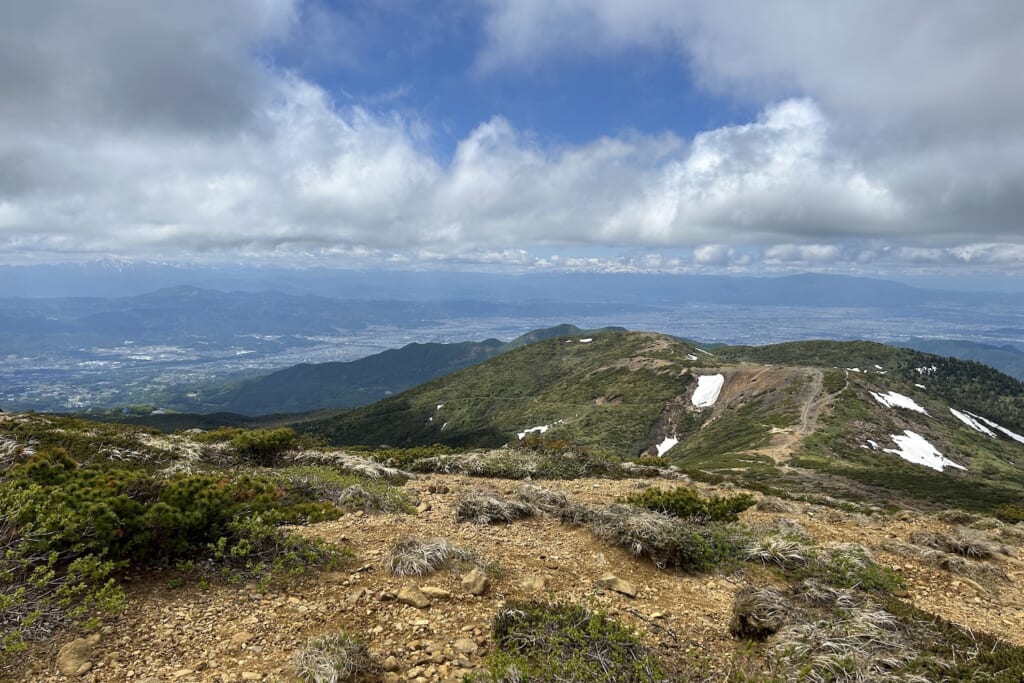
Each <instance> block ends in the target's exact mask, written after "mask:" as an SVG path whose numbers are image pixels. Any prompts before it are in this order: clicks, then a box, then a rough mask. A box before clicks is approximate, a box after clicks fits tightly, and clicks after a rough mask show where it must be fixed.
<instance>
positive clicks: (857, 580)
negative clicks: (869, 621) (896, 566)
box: [745, 536, 905, 593]
mask: <svg viewBox="0 0 1024 683" xmlns="http://www.w3.org/2000/svg"><path fill="white" fill-rule="evenodd" d="M745 555H746V559H747V560H752V561H756V562H761V563H762V564H765V565H772V566H776V567H778V568H780V569H782V570H783V572H785V573H786V574H787V575H789V576H791V577H795V578H815V579H820V580H822V581H824V582H826V583H827V584H829V585H831V586H837V587H840V588H857V589H860V590H863V591H870V592H879V593H891V592H893V591H895V590H898V589H900V588H903V587H904V585H905V584H904V581H903V579H902V577H900V575H899V574H897V573H896V572H895V571H893V570H892V569H890V568H889V567H885V566H882V565H880V564H878V563H877V562H875V560H874V559H873V558H872V557H871V555H870V554H869V553H868V551H867V550H865V549H864V548H862V547H861V546H859V545H852V544H851V545H842V546H837V547H835V548H824V549H823V548H815V547H813V546H810V545H807V544H806V543H804V542H803V541H800V540H796V539H791V538H786V537H780V536H770V537H768V538H761V539H757V540H755V541H754V542H752V543H750V544H749V545H748V546H747V548H746V551H745Z"/></svg>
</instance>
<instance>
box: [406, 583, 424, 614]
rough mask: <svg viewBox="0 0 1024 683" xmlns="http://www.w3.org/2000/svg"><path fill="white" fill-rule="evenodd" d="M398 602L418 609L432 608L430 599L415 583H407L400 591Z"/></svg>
mask: <svg viewBox="0 0 1024 683" xmlns="http://www.w3.org/2000/svg"><path fill="white" fill-rule="evenodd" d="M398 602H400V603H402V604H403V605H410V606H412V607H416V608H418V609H426V608H427V607H430V598H428V597H427V596H426V595H424V594H423V591H421V590H420V589H419V586H417V585H416V584H414V583H407V584H405V585H404V586H402V588H401V590H399V591H398Z"/></svg>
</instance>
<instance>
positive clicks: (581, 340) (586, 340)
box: [580, 337, 594, 344]
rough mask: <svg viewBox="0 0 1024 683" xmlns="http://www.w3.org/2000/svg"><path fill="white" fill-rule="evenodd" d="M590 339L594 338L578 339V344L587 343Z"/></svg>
mask: <svg viewBox="0 0 1024 683" xmlns="http://www.w3.org/2000/svg"><path fill="white" fill-rule="evenodd" d="M592 341H594V340H593V339H592V338H591V337H586V338H584V339H580V344H589V343H590V342H592Z"/></svg>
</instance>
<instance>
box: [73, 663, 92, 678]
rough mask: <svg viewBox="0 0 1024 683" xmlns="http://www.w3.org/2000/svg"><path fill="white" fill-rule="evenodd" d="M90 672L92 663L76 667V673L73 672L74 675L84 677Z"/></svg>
mask: <svg viewBox="0 0 1024 683" xmlns="http://www.w3.org/2000/svg"><path fill="white" fill-rule="evenodd" d="M90 671H92V662H85V663H84V664H82V666H80V667H78V671H76V672H75V675H76V676H84V675H85V674H87V673H89V672H90Z"/></svg>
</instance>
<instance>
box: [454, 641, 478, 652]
mask: <svg viewBox="0 0 1024 683" xmlns="http://www.w3.org/2000/svg"><path fill="white" fill-rule="evenodd" d="M452 647H453V648H455V651H456V652H461V653H462V654H464V655H471V654H474V653H476V651H477V644H476V643H475V642H473V641H472V640H470V639H469V638H459V639H458V640H456V641H455V642H454V643H453V644H452Z"/></svg>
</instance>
